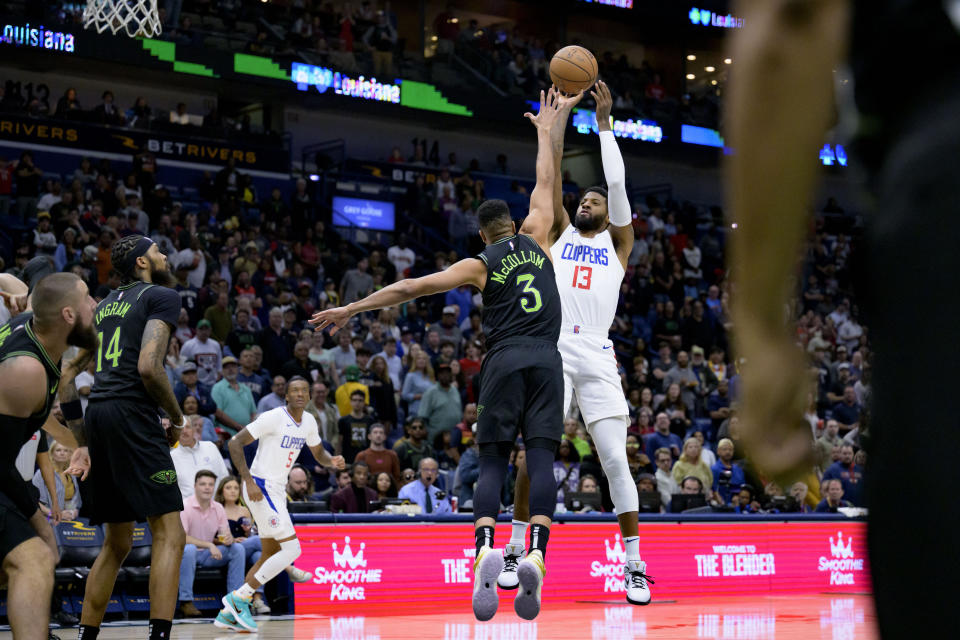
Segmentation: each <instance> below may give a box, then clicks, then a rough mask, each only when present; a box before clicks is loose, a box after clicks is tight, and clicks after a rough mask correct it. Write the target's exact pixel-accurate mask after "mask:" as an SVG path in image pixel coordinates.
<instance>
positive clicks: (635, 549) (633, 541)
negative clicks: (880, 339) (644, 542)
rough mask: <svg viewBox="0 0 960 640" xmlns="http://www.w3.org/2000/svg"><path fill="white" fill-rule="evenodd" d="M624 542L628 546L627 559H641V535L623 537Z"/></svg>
mask: <svg viewBox="0 0 960 640" xmlns="http://www.w3.org/2000/svg"><path fill="white" fill-rule="evenodd" d="M623 544H625V545H626V547H627V560H628V561H630V560H639V559H640V536H630V537H629V538H624V539H623Z"/></svg>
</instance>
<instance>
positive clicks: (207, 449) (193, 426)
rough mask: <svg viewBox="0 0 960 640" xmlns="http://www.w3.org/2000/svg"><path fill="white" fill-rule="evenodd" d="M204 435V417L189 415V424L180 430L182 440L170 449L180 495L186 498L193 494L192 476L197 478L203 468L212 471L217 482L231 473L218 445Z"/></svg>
mask: <svg viewBox="0 0 960 640" xmlns="http://www.w3.org/2000/svg"><path fill="white" fill-rule="evenodd" d="M202 436H203V419H202V418H201V417H200V416H198V415H193V416H189V417H188V418H187V426H186V427H184V429H183V431H181V432H180V442H178V443H177V446H175V447H174V448H172V449H171V450H170V457H171V458H173V467H174V469H176V471H177V484H179V486H180V495H182V496H183V497H184V498H189V497H190V496H192V495H193V491H194V483H193V482H190V478H196V476H197V472H198V471H200V470H201V469H206V470H207V471H212V472H213V474H214V476H215V477H216V482H217V484H219V483H220V482H221V481H222V480H223V479H224V478H226V477H227V476H229V475H230V474H229V472H228V471H227V465H226V464H224V462H223V456H222V455H221V454H220V450H219V449H218V448H217V445H215V444H214V443H212V442H206V441H204V440H203V439H202Z"/></svg>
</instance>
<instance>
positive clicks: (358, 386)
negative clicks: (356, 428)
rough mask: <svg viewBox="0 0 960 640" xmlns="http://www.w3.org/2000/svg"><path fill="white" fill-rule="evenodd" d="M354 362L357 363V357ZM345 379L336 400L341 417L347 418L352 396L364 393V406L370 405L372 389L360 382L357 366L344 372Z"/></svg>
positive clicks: (349, 367) (351, 404)
mask: <svg viewBox="0 0 960 640" xmlns="http://www.w3.org/2000/svg"><path fill="white" fill-rule="evenodd" d="M354 361H356V356H355V355H354ZM343 377H344V379H345V380H346V382H344V383H343V384H341V385H340V386H339V387H338V388H337V391H336V393H334V398H335V399H336V402H337V410H338V411H339V412H340V415H342V416H345V415H347V414H349V413H350V411H351V410H352V406H353V399H352V396H353V393H354V392H355V391H361V392H363V402H364V404H365V405H366V404H370V388H369V387H367V385H365V384H363V383H362V382H360V367H358V366H357V365H355V364H353V365H350V366H348V367H347V368H346V369H344V370H343ZM361 446H362V445H361Z"/></svg>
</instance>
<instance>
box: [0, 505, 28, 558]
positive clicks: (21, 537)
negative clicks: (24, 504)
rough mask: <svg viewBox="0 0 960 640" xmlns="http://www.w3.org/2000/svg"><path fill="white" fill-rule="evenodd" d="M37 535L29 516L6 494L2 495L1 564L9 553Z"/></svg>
mask: <svg viewBox="0 0 960 640" xmlns="http://www.w3.org/2000/svg"><path fill="white" fill-rule="evenodd" d="M36 535H37V532H36V530H35V529H34V528H33V525H31V524H30V520H29V519H28V518H27V516H25V515H23V513H21V512H20V509H18V508H17V507H16V505H15V504H13V501H12V500H11V499H10V498H8V497H7V496H6V494H3V493H0V562H2V561H3V559H4V558H6V557H7V554H8V553H10V552H11V551H13V550H14V549H15V548H17V547H18V546H20V545H21V544H22V543H24V542H26V541H27V540H29V539H30V538H33V537H36Z"/></svg>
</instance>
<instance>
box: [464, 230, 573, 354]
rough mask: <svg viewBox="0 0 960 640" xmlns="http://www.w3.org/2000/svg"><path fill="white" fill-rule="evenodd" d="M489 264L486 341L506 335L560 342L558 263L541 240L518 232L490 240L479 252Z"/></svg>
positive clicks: (491, 342) (485, 298) (490, 343)
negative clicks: (494, 240)
mask: <svg viewBox="0 0 960 640" xmlns="http://www.w3.org/2000/svg"><path fill="white" fill-rule="evenodd" d="M477 257H478V258H479V259H480V260H483V262H484V263H485V264H486V265H487V284H486V286H485V287H484V288H483V326H484V327H489V333H488V334H487V346H488V348H491V349H492V348H493V347H494V346H495V345H496V344H497V342H499V341H500V340H503V339H504V338H516V337H528V338H540V339H542V340H549V341H551V342H556V341H557V339H558V338H559V337H560V298H559V296H558V295H557V281H556V279H555V278H554V275H553V263H552V262H550V258H548V257H547V254H546V253H545V252H544V251H543V249H541V248H540V245H538V244H537V242H536V240H534V239H533V238H531V237H530V236H527V235H522V234H518V235H514V236H510V237H508V238H503V239H502V240H498V241H497V242H494V243H493V244H491V245H488V246H487V247H486V248H485V249H484V250H483V251H482V252H480V254H479V255H478V256H477Z"/></svg>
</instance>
